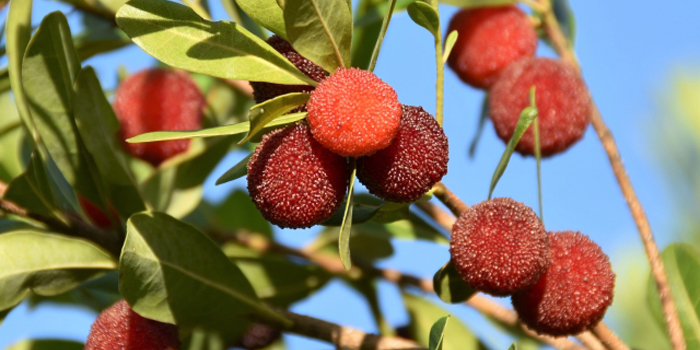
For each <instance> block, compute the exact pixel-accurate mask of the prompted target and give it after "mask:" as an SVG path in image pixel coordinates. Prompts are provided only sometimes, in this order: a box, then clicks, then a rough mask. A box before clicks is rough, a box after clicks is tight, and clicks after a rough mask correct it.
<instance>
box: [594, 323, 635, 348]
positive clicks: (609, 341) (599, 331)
mask: <svg viewBox="0 0 700 350" xmlns="http://www.w3.org/2000/svg"><path fill="white" fill-rule="evenodd" d="M591 331H593V334H595V335H596V336H597V337H598V339H600V340H601V341H602V342H603V343H604V344H605V346H607V347H608V349H610V350H630V348H629V347H628V346H627V344H625V343H624V342H623V341H622V340H620V338H618V337H617V335H616V334H615V333H614V332H613V331H612V330H611V329H610V328H608V326H606V325H605V324H603V322H600V323H598V324H597V325H596V326H595V327H593V328H592V329H591Z"/></svg>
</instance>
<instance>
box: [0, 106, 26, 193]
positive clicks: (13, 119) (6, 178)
mask: <svg viewBox="0 0 700 350" xmlns="http://www.w3.org/2000/svg"><path fill="white" fill-rule="evenodd" d="M0 115H1V116H2V117H0V149H1V150H2V154H3V155H2V157H0V181H3V182H5V183H8V182H10V181H12V179H14V178H15V177H17V176H19V175H20V174H22V171H23V170H24V164H23V163H24V162H23V161H22V145H23V143H24V130H23V129H22V121H21V120H20V118H19V113H18V112H17V106H16V105H15V104H14V102H13V101H12V97H10V94H5V93H3V94H2V95H0Z"/></svg>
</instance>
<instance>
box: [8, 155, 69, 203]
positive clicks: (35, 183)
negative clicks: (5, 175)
mask: <svg viewBox="0 0 700 350" xmlns="http://www.w3.org/2000/svg"><path fill="white" fill-rule="evenodd" d="M40 159H41V156H40V155H39V154H38V153H33V154H32V156H31V159H30V160H29V164H27V169H26V170H25V171H24V173H22V175H20V176H18V177H16V178H15V179H14V180H12V182H10V183H9V185H8V186H7V190H6V191H5V195H4V197H3V198H4V199H6V200H8V201H11V202H14V203H15V204H17V205H19V206H20V207H22V208H25V209H27V210H28V211H29V212H31V213H36V214H42V215H46V216H56V213H57V212H58V205H57V204H56V197H55V195H54V191H53V189H52V188H51V184H50V183H49V179H48V176H47V175H46V169H45V168H44V166H43V165H42V164H41V160H40Z"/></svg>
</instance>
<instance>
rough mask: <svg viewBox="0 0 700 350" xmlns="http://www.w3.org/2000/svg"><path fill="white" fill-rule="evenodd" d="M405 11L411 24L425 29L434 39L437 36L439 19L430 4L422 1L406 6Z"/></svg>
mask: <svg viewBox="0 0 700 350" xmlns="http://www.w3.org/2000/svg"><path fill="white" fill-rule="evenodd" d="M407 10H408V15H409V16H410V17H411V19H412V20H413V22H415V23H416V24H418V25H419V26H421V27H423V28H425V29H427V30H428V31H429V32H430V33H432V34H433V36H434V37H437V36H438V31H439V29H440V17H439V16H438V14H437V12H435V9H433V7H432V6H430V4H428V3H426V2H423V1H416V2H414V3H412V4H410V5H408V9H407Z"/></svg>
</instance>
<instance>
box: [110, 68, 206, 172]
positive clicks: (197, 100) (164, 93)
mask: <svg viewBox="0 0 700 350" xmlns="http://www.w3.org/2000/svg"><path fill="white" fill-rule="evenodd" d="M205 105H206V101H205V98H204V95H203V94H202V92H201V91H199V89H198V88H197V85H195V83H194V81H192V79H191V78H190V77H189V75H187V73H185V72H179V71H173V70H167V69H148V70H143V71H140V72H138V73H135V74H133V75H130V76H128V77H127V78H126V79H124V81H123V82H122V83H121V85H119V88H118V89H117V91H116V93H115V95H114V104H113V106H114V112H115V113H116V115H117V119H119V123H120V124H121V127H122V129H121V135H120V136H121V138H122V139H123V140H126V139H128V138H131V137H134V136H136V135H140V134H143V133H147V132H152V131H161V130H197V129H200V128H201V127H202V115H203V113H204V107H205ZM189 144H190V140H172V141H159V142H148V143H126V142H124V147H125V148H126V150H127V151H128V152H129V153H130V154H131V155H133V156H134V157H138V158H141V159H143V160H145V161H147V162H149V163H151V164H152V165H153V166H158V165H160V163H162V162H163V161H165V160H167V159H169V158H171V157H173V156H175V155H177V154H179V153H182V152H185V151H187V149H188V147H189Z"/></svg>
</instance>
